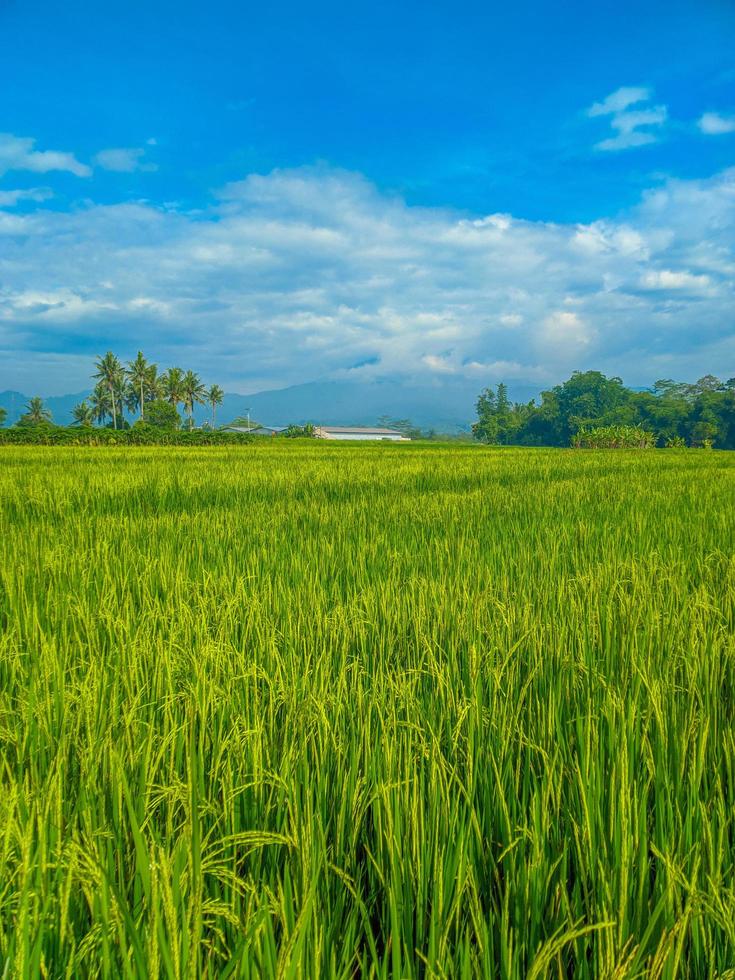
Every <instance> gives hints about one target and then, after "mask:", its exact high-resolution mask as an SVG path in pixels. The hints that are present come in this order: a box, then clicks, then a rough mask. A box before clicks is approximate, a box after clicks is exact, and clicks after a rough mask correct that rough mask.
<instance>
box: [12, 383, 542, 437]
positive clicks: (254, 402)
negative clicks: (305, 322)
mask: <svg viewBox="0 0 735 980" xmlns="http://www.w3.org/2000/svg"><path fill="white" fill-rule="evenodd" d="M482 387H483V385H482V384H472V383H468V382H461V383H460V382H454V381H451V382H447V383H444V384H441V385H436V386H433V385H414V384H404V383H402V382H399V381H392V380H386V381H371V382H351V381H310V382H306V383H304V384H299V385H291V386H290V387H288V388H278V389H274V390H271V391H259V392H256V393H254V394H252V395H240V394H234V393H230V394H226V395H225V397H224V401H223V403H222V405H220V406H219V407H218V409H217V425H225V424H227V423H228V422H231V421H232V420H233V419H235V418H238V417H240V416H243V417H244V416H246V415H247V414H248V409H249V410H250V417H251V419H253V420H255V421H257V422H260V423H262V424H264V425H289V424H291V423H293V424H295V425H303V424H304V423H306V422H314V423H317V424H323V425H372V424H374V423H375V422H376V421H377V420H378V419H379V418H380V417H381V416H383V415H388V416H391V417H392V418H395V419H410V421H411V422H412V423H413V424H414V425H417V426H420V427H421V428H423V429H435V430H436V431H437V432H447V433H455V432H463V431H467V430H469V427H470V425H471V424H472V422H473V421H474V419H475V402H476V400H477V396H478V394H479V392H480V389H481V388H482ZM509 393H510V397H511V398H512V399H513V400H514V401H523V402H526V401H529V400H530V399H531V398H534V397H536V396H537V395H538V393H539V389H538V388H533V387H530V386H528V385H517V386H510V392H509ZM88 397H89V391H82V392H77V393H76V394H69V395H54V396H50V397H48V398H44V403H45V405H46V407H47V408H48V409H49V411H50V412H51V414H52V415H53V418H54V421H55V422H57V423H59V424H60V425H68V424H69V423H70V422H72V421H73V419H72V414H71V413H72V409H73V408H74V406H75V405H77V404H78V403H79V402H81V401H82V400H83V399H85V398H88ZM28 400H29V397H28V396H27V395H24V394H22V393H21V392H18V391H3V392H0V407H2V408H5V409H6V410H7V413H8V418H7V420H6V423H5V424H6V425H12V424H13V423H14V422H15V421H17V420H18V418H19V417H20V416H21V415H22V414H23V411H24V410H25V406H26V404H27V402H28ZM210 414H211V413H210V410H209V409H208V408H207V406H202V405H199V406H197V408H196V410H195V413H194V417H195V419H196V421H197V422H198V423H201V422H202V421H204V420H205V419H208V418H209V417H210ZM133 417H134V416H133Z"/></svg>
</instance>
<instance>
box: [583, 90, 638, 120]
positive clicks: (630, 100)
mask: <svg viewBox="0 0 735 980" xmlns="http://www.w3.org/2000/svg"><path fill="white" fill-rule="evenodd" d="M650 98H651V90H650V89H649V88H643V87H642V86H640V85H639V86H623V87H622V88H619V89H616V91H614V92H612V93H611V94H610V95H608V97H607V98H606V99H603V101H602V102H595V103H594V104H593V105H591V106H590V107H589V109H588V110H587V115H588V116H608V115H613V114H617V113H619V112H623V111H624V110H625V109H627V108H628V106H631V105H638V103H639V102H648V101H649V100H650Z"/></svg>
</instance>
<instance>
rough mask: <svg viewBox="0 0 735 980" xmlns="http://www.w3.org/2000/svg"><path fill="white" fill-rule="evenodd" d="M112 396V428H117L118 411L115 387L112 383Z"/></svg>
mask: <svg viewBox="0 0 735 980" xmlns="http://www.w3.org/2000/svg"><path fill="white" fill-rule="evenodd" d="M110 398H111V399H112V428H113V429H117V412H116V411H115V389H114V388H113V387H112V385H110Z"/></svg>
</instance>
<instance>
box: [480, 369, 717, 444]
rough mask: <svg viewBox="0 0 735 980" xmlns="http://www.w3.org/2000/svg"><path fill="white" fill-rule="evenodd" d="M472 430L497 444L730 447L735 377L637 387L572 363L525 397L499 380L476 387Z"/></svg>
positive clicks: (658, 382) (489, 441)
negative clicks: (534, 396) (534, 395)
mask: <svg viewBox="0 0 735 980" xmlns="http://www.w3.org/2000/svg"><path fill="white" fill-rule="evenodd" d="M472 432H473V435H474V437H475V438H476V439H478V440H480V441H481V442H485V443H490V444H497V445H521V446H569V445H570V444H572V445H578V446H595V445H597V446H603V445H604V446H607V445H610V446H626V445H630V446H633V445H658V446H674V447H676V446H699V447H705V448H707V447H711V446H716V447H717V448H719V449H735V378H730V379H729V380H728V381H721V380H720V379H719V378H716V377H715V376H714V375H712V374H707V375H705V376H704V377H703V378H700V379H699V380H698V381H696V382H695V383H694V384H685V383H681V382H677V381H672V380H671V379H664V380H661V381H657V382H656V383H655V384H654V385H653V387H652V388H651V389H646V390H636V389H633V388H628V387H626V385H624V384H623V382H622V380H621V379H620V378H618V377H612V378H608V377H606V376H605V375H604V374H602V373H601V372H600V371H584V372H582V371H575V372H574V374H572V376H571V377H570V378H569V379H567V380H566V381H565V382H563V384H560V385H556V387H554V388H551V389H550V390H548V391H544V392H542V393H541V398H540V401H538V402H536V401H530V402H527V403H520V402H511V401H510V399H509V397H508V389H507V387H506V386H505V385H504V384H499V385H497V386H496V387H495V388H494V389H493V388H485V389H484V390H483V391H482V392H481V393H480V396H479V397H478V399H477V421H476V422H475V424H474V425H473V426H472Z"/></svg>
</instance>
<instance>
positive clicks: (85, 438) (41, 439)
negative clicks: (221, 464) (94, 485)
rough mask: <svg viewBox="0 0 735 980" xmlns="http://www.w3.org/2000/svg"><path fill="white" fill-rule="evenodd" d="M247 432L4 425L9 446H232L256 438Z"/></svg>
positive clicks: (1, 435)
mask: <svg viewBox="0 0 735 980" xmlns="http://www.w3.org/2000/svg"><path fill="white" fill-rule="evenodd" d="M253 441H254V439H253V436H250V435H247V434H246V433H244V432H220V431H218V430H216V429H213V430H210V431H207V430H206V429H204V430H203V429H196V430H194V431H191V432H182V431H175V430H166V429H160V428H156V427H155V426H152V425H140V424H139V423H138V424H136V425H134V426H132V427H131V428H129V429H117V430H115V429H102V428H96V427H92V426H86V427H83V426H80V427H73V426H70V427H68V428H67V427H65V426H60V425H34V426H26V427H18V428H15V427H14V428H12V429H4V430H3V429H0V445H5V446H8V445H10V446H231V445H242V444H243V443H250V442H253Z"/></svg>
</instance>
